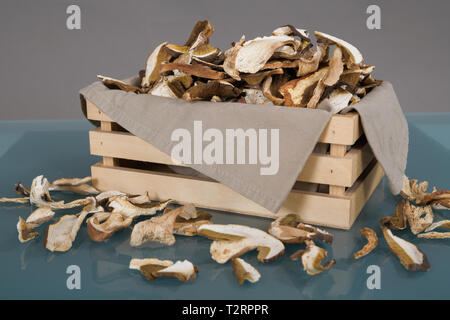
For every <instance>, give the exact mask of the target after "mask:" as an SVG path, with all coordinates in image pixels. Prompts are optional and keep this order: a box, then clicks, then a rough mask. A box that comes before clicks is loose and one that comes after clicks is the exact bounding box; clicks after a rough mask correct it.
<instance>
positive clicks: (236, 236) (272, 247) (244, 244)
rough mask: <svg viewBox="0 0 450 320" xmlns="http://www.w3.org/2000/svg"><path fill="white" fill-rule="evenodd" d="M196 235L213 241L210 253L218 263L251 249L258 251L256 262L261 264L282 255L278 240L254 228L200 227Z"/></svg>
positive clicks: (231, 226) (229, 225)
mask: <svg viewBox="0 0 450 320" xmlns="http://www.w3.org/2000/svg"><path fill="white" fill-rule="evenodd" d="M198 233H199V234H200V235H202V236H205V237H208V238H210V239H213V240H214V241H213V242H212V243H211V247H210V252H211V256H212V258H213V260H215V261H217V262H218V263H225V262H227V261H228V260H230V259H232V258H236V257H239V256H241V255H242V254H244V253H246V252H247V251H250V250H253V249H257V250H258V251H259V254H258V260H259V261H261V262H269V261H272V260H275V259H277V258H278V257H280V256H281V255H283V254H284V245H283V243H282V242H281V241H280V240H278V239H276V238H275V237H273V236H271V235H269V234H268V233H266V232H264V231H262V230H259V229H256V228H251V227H247V226H242V225H235V224H228V225H223V224H210V225H202V226H201V227H200V228H199V229H198Z"/></svg>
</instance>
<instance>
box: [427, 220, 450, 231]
mask: <svg viewBox="0 0 450 320" xmlns="http://www.w3.org/2000/svg"><path fill="white" fill-rule="evenodd" d="M438 228H443V229H450V220H441V221H436V222H433V223H432V224H431V225H430V226H429V227H428V228H426V229H425V232H430V231H433V230H435V229H438Z"/></svg>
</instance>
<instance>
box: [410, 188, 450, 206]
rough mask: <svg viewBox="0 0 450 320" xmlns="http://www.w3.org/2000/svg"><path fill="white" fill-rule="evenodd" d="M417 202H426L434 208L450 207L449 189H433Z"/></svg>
mask: <svg viewBox="0 0 450 320" xmlns="http://www.w3.org/2000/svg"><path fill="white" fill-rule="evenodd" d="M417 203H418V204H428V205H431V206H433V207H435V208H436V209H450V190H434V191H433V192H432V193H430V194H427V195H425V196H424V197H423V199H421V200H420V201H417Z"/></svg>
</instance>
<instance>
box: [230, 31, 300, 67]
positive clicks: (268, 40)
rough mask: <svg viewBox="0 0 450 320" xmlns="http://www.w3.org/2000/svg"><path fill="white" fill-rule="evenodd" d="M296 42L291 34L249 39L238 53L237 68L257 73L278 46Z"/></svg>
mask: <svg viewBox="0 0 450 320" xmlns="http://www.w3.org/2000/svg"><path fill="white" fill-rule="evenodd" d="M294 42H295V39H294V38H293V37H290V36H269V37H261V38H255V39H253V40H250V41H247V42H245V43H244V44H243V45H242V48H240V49H239V50H238V52H237V54H236V60H235V68H236V70H237V71H239V72H246V73H256V72H258V71H259V70H261V69H262V68H263V67H264V65H265V64H266V63H267V61H269V59H270V58H271V57H272V55H273V53H274V52H275V50H276V49H277V48H279V47H282V46H284V45H287V44H294Z"/></svg>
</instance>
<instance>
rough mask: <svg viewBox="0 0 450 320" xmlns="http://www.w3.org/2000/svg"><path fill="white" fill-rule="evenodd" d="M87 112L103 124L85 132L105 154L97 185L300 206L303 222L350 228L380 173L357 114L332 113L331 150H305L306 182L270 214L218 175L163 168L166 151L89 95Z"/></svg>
mask: <svg viewBox="0 0 450 320" xmlns="http://www.w3.org/2000/svg"><path fill="white" fill-rule="evenodd" d="M87 117H88V119H90V120H96V121H100V123H101V126H100V127H99V128H97V129H94V130H92V131H90V133H89V139H90V149H91V154H93V155H97V156H101V157H103V161H101V162H98V163H96V164H94V165H93V166H92V167H91V171H92V178H93V185H94V186H95V187H96V188H98V189H99V190H102V191H105V190H120V191H123V192H126V193H130V194H141V193H143V192H145V191H148V192H149V193H150V195H151V197H152V198H153V199H156V200H166V199H169V198H170V199H174V200H176V201H177V202H178V203H181V204H183V203H187V202H191V203H194V204H195V205H196V206H198V207H202V208H207V209H215V210H223V211H229V212H237V213H242V214H249V215H255V216H261V217H269V218H276V217H277V216H279V215H284V214H287V213H297V214H299V215H300V217H301V218H302V220H303V221H304V222H306V223H311V224H316V225H322V226H328V227H334V228H340V229H349V228H350V227H351V226H352V224H353V222H354V221H355V219H356V218H357V217H358V215H359V213H360V211H361V210H362V208H363V207H364V205H365V203H366V202H367V201H368V199H369V198H370V196H371V194H372V192H373V191H374V190H375V188H376V186H377V185H378V183H379V182H380V180H381V179H382V177H383V175H384V172H383V169H382V168H381V166H380V165H379V163H377V161H376V159H374V156H373V153H372V150H371V148H370V146H369V145H368V144H367V142H366V140H365V137H364V135H363V131H362V127H361V123H360V119H359V115H358V114H357V113H349V114H346V115H334V116H333V117H332V118H331V120H330V122H329V123H328V125H327V126H326V128H325V130H324V131H323V133H322V135H321V137H320V139H319V142H321V143H326V144H329V145H330V148H329V150H330V151H329V153H327V154H314V153H313V154H312V155H311V156H310V158H309V159H308V161H307V163H306V165H305V166H304V168H303V171H302V172H301V174H300V175H299V177H298V179H297V180H298V181H299V182H302V183H298V185H303V187H299V186H297V185H296V186H294V188H293V189H292V191H291V193H290V194H289V196H288V197H287V199H286V201H285V202H284V204H283V206H282V208H281V209H280V210H279V212H277V213H272V212H270V211H268V210H267V209H264V208H263V207H261V206H260V205H258V204H256V203H254V202H253V201H251V200H248V199H247V198H245V197H244V196H242V195H240V194H238V193H237V192H235V191H233V190H231V189H230V188H228V187H226V186H224V185H222V184H220V183H219V182H217V181H215V180H212V179H209V178H206V177H201V178H200V177H194V176H191V175H181V174H176V173H173V172H172V171H170V170H167V168H168V167H167V165H175V164H174V163H173V162H172V161H171V158H170V156H168V155H167V154H165V153H163V152H161V151H159V150H158V149H157V148H155V147H153V146H152V145H150V144H149V143H147V142H145V141H144V140H142V139H140V138H138V137H136V136H134V135H132V134H130V133H128V132H127V131H126V130H124V129H123V128H121V127H120V126H119V125H118V124H116V123H114V122H113V121H112V120H111V119H110V118H109V117H108V116H107V115H105V114H104V113H102V112H101V111H100V110H99V109H98V108H97V107H96V106H95V105H93V104H92V103H91V102H89V101H87ZM305 182H306V183H315V184H320V185H321V187H320V189H321V192H310V191H305V189H302V188H304V185H305V184H304V183H305ZM323 190H325V191H323Z"/></svg>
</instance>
